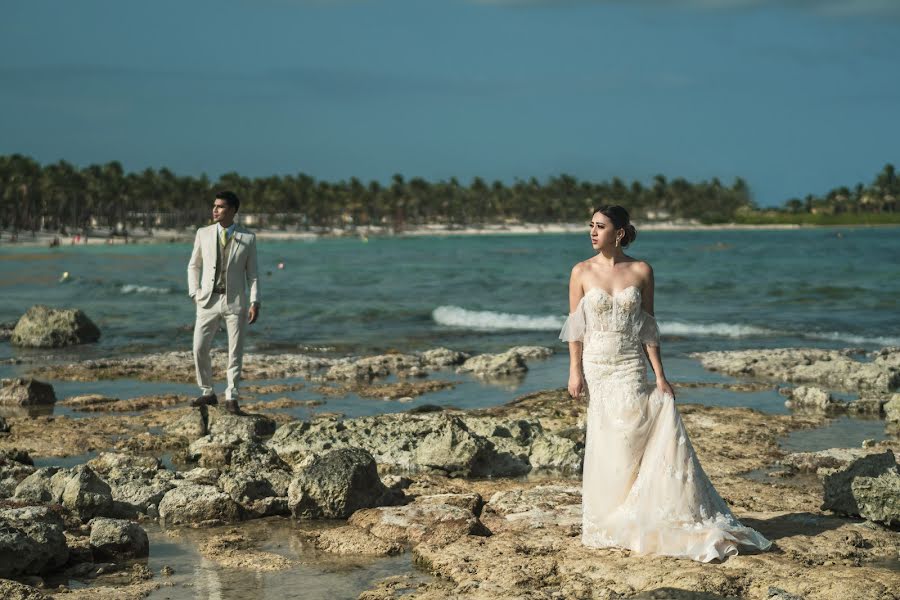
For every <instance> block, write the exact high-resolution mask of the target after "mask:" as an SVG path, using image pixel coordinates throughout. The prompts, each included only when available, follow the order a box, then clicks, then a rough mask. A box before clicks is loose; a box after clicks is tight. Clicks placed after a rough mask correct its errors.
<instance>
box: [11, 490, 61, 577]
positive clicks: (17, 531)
mask: <svg viewBox="0 0 900 600" xmlns="http://www.w3.org/2000/svg"><path fill="white" fill-rule="evenodd" d="M68 558H69V551H68V548H67V546H66V537H65V534H64V533H63V527H62V521H61V519H60V518H59V516H58V515H56V514H55V513H53V512H51V511H49V510H47V509H46V508H45V507H25V508H20V509H5V510H3V511H2V512H0V577H17V576H20V575H30V574H38V573H43V572H47V571H51V570H54V569H56V568H59V567H61V566H62V565H64V564H65V563H66V561H67V560H68Z"/></svg>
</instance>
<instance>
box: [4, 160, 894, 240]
mask: <svg viewBox="0 0 900 600" xmlns="http://www.w3.org/2000/svg"><path fill="white" fill-rule="evenodd" d="M220 189H230V190H233V191H234V192H235V193H237V194H238V196H239V197H240V198H241V212H242V213H244V214H245V215H246V214H248V213H250V214H254V215H258V216H262V217H263V218H262V222H263V223H265V224H267V225H269V226H275V227H288V226H296V227H300V228H306V229H317V228H334V227H339V228H341V227H342V228H353V227H357V226H370V225H371V226H379V227H387V228H392V229H394V230H402V229H403V228H404V227H407V226H414V225H421V224H443V225H446V226H447V227H448V228H452V227H456V226H459V227H464V226H469V225H480V224H503V223H515V222H528V223H553V222H557V223H558V222H567V223H568V222H578V221H581V220H585V219H587V218H589V213H590V209H591V207H592V206H594V205H597V204H600V203H615V204H622V205H624V206H627V207H628V209H629V211H630V212H631V213H632V216H633V217H634V218H636V219H642V220H653V219H698V220H700V221H703V222H708V223H715V222H728V221H732V220H734V219H735V218H736V217H737V216H740V215H744V216H745V217H746V215H747V214H752V213H753V212H754V211H756V210H757V207H756V205H755V203H754V201H753V199H752V196H751V192H750V188H749V186H748V185H747V183H746V181H744V180H743V179H741V178H739V177H738V178H736V179H735V180H734V181H733V182H732V183H731V184H724V183H722V182H721V181H719V180H718V179H717V178H713V179H711V180H709V181H699V182H689V181H687V180H685V179H683V178H680V177H679V178H674V179H671V180H670V179H667V178H666V177H665V176H664V175H657V176H655V177H653V179H652V181H651V182H650V183H649V184H645V183H642V182H640V181H631V182H625V181H623V180H622V179H620V178H618V177H613V178H612V179H610V180H608V181H601V182H590V181H583V180H579V179H577V178H575V177H573V176H571V175H566V174H562V175H558V176H554V177H550V178H548V179H546V180H545V181H539V180H537V179H536V178H530V179H527V180H519V179H517V180H515V181H514V182H513V183H511V184H506V183H504V182H501V181H493V182H488V181H486V180H484V179H482V178H480V177H475V178H473V179H472V180H471V181H470V182H468V183H462V182H460V181H459V180H458V179H456V178H455V177H454V178H450V179H449V180H441V181H436V182H434V181H427V180H425V179H423V178H421V177H413V178H410V179H406V178H405V177H404V176H403V175H400V174H396V175H394V176H393V177H392V178H391V180H390V182H389V183H387V184H382V183H380V182H378V181H369V182H363V181H361V180H359V179H357V178H355V177H352V178H350V179H349V180H344V181H337V182H329V181H322V180H316V179H315V178H314V177H312V176H310V175H307V174H304V173H299V174H297V175H285V176H270V177H257V178H248V177H244V176H242V175H240V174H238V173H234V172H231V173H226V174H224V175H222V176H221V177H219V178H218V179H217V180H215V181H213V180H211V179H209V178H208V177H207V176H206V175H200V176H199V177H192V176H179V175H176V174H175V173H173V172H172V171H170V170H169V169H167V168H161V169H158V170H157V169H145V170H143V171H140V172H125V170H124V169H123V168H122V165H121V163H119V162H118V161H112V162H109V163H106V164H103V165H90V166H87V167H85V168H78V167H76V166H74V165H72V164H71V163H69V162H66V161H59V162H56V163H52V164H48V165H41V164H39V163H38V162H37V161H35V160H34V159H32V158H30V157H27V156H23V155H20V154H12V155H5V156H0V228H2V229H6V230H11V231H13V232H18V231H32V232H36V231H41V230H43V231H51V232H59V233H62V234H65V233H67V232H69V231H70V230H71V231H72V232H79V231H86V230H89V229H90V228H91V227H104V228H110V229H111V230H128V229H131V230H135V229H143V230H146V231H151V230H153V229H156V228H184V227H189V226H197V225H201V224H204V223H206V222H208V218H209V206H210V205H211V204H212V197H211V194H212V192H213V191H214V190H220ZM898 195H900V188H898V181H897V176H896V174H895V171H894V167H893V166H892V165H886V166H885V167H884V169H883V170H882V171H881V172H880V173H879V174H878V175H877V176H876V178H875V181H874V182H873V183H872V184H871V185H869V186H864V185H862V184H859V185H857V186H856V187H854V188H853V189H849V188H845V187H842V188H837V189H835V190H833V191H832V192H829V194H827V195H826V196H824V197H821V198H820V197H815V196H807V197H806V198H805V199H803V200H799V199H791V200H789V201H788V202H786V203H785V205H784V207H782V208H781V209H777V210H779V211H781V212H785V213H802V212H808V213H809V212H815V211H831V212H832V213H838V212H847V211H855V212H895V211H896V210H897V203H896V198H897V197H898Z"/></svg>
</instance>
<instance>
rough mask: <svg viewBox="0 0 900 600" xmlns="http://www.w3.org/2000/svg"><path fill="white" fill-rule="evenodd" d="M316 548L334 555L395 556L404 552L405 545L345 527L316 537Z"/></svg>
mask: <svg viewBox="0 0 900 600" xmlns="http://www.w3.org/2000/svg"><path fill="white" fill-rule="evenodd" d="M315 543H316V548H318V549H319V550H323V551H325V552H330V553H332V554H349V555H359V554H368V555H373V556H393V555H395V554H400V553H401V552H403V549H404V546H405V544H403V543H401V542H397V541H392V540H383V539H381V538H380V537H377V536H375V535H372V534H371V533H369V532H368V531H366V530H365V529H360V528H359V527H354V526H353V525H343V526H341V527H335V528H333V529H326V530H325V531H322V532H320V533H319V534H318V535H317V536H316V542H315Z"/></svg>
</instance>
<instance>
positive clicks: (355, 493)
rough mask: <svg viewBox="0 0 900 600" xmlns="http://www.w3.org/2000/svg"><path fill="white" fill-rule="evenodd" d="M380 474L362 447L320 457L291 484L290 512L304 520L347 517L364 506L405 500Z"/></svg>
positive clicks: (304, 468) (337, 451)
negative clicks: (389, 486) (382, 479)
mask: <svg viewBox="0 0 900 600" xmlns="http://www.w3.org/2000/svg"><path fill="white" fill-rule="evenodd" d="M402 498H403V494H402V492H396V491H395V490H389V489H388V488H387V487H385V485H384V484H383V483H382V482H381V479H379V477H378V470H377V468H376V466H375V459H374V458H372V455H371V454H369V453H368V452H366V451H365V450H363V449H361V448H341V449H338V450H332V451H331V452H328V453H327V454H324V455H321V456H317V457H316V458H314V459H313V460H312V461H311V462H310V463H309V464H307V465H306V466H305V467H303V468H302V469H300V470H299V472H298V473H297V475H296V477H295V478H294V479H293V481H291V484H290V486H289V487H288V506H289V507H290V509H291V513H292V514H293V515H294V516H295V517H298V518H302V519H346V518H347V517H349V516H350V515H352V514H353V513H354V512H355V511H357V510H359V509H361V508H369V507H372V506H378V505H379V504H390V503H395V502H398V501H400V500H402Z"/></svg>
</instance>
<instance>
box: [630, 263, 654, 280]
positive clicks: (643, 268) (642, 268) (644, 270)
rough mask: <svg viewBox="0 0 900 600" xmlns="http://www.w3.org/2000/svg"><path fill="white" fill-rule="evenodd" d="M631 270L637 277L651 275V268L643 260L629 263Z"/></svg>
mask: <svg viewBox="0 0 900 600" xmlns="http://www.w3.org/2000/svg"><path fill="white" fill-rule="evenodd" d="M631 268H632V269H634V272H635V273H637V274H638V275H642V276H647V277H651V276H652V275H653V267H651V266H650V263H648V262H646V261H643V260H635V261H634V262H633V263H631Z"/></svg>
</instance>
